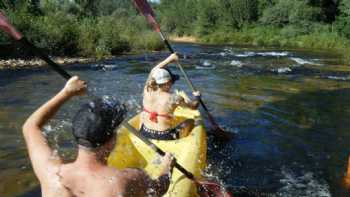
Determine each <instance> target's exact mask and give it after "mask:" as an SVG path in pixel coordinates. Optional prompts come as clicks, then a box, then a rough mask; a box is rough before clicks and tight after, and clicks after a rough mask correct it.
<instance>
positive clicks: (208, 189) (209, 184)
mask: <svg viewBox="0 0 350 197" xmlns="http://www.w3.org/2000/svg"><path fill="white" fill-rule="evenodd" d="M196 184H197V190H198V194H199V196H200V197H233V195H232V194H231V193H229V192H228V191H227V190H226V189H225V188H224V187H223V186H221V185H219V184H218V183H215V182H213V181H207V180H206V181H198V182H196Z"/></svg>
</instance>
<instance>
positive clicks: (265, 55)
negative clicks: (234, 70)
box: [235, 51, 289, 57]
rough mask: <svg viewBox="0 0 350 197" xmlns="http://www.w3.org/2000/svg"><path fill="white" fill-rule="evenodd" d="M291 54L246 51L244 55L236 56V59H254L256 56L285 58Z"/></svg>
mask: <svg viewBox="0 0 350 197" xmlns="http://www.w3.org/2000/svg"><path fill="white" fill-rule="evenodd" d="M288 55H289V53H288V52H286V51H284V52H275V51H271V52H252V51H246V52H244V53H240V54H235V56H236V57H254V56H263V57H268V56H271V57H285V56H288Z"/></svg>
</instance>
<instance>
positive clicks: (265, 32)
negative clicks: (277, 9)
mask: <svg viewBox="0 0 350 197" xmlns="http://www.w3.org/2000/svg"><path fill="white" fill-rule="evenodd" d="M170 39H171V40H172V41H175V42H192V43H198V44H220V45H237V46H255V47H274V48H284V49H302V50H305V49H306V50H320V51H330V52H332V53H335V54H339V55H340V56H341V57H342V59H343V63H344V64H350V63H349V62H350V40H349V39H347V38H344V37H342V36H339V35H338V34H337V33H332V32H318V33H310V34H305V35H295V36H291V35H289V34H287V33H286V32H284V31H282V30H281V29H278V28H270V27H266V28H260V27H259V28H258V27H257V28H250V29H245V30H241V31H236V32H233V31H232V32H214V33H210V34H207V35H204V36H194V35H188V36H176V35H172V36H170Z"/></svg>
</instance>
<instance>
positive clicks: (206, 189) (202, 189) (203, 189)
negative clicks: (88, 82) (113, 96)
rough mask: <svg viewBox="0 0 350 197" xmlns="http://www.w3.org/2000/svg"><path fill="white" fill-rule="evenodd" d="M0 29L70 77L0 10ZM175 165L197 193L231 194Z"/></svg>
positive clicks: (215, 196) (208, 196)
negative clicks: (192, 183)
mask: <svg viewBox="0 0 350 197" xmlns="http://www.w3.org/2000/svg"><path fill="white" fill-rule="evenodd" d="M0 29H2V30H3V31H4V32H6V33H7V34H8V35H9V36H11V37H12V38H13V39H15V40H16V41H18V42H20V43H22V44H23V46H24V47H26V48H27V49H28V50H31V51H32V52H34V54H35V55H37V56H38V57H40V58H41V59H42V60H44V61H45V62H46V63H48V65H50V66H51V67H52V68H53V69H54V70H55V71H56V72H57V73H58V74H60V75H61V76H62V77H63V78H64V79H66V80H68V79H70V78H71V75H70V74H68V73H67V72H66V71H65V70H64V69H63V68H62V67H61V66H59V65H58V64H56V63H54V62H53V61H52V60H51V59H50V58H49V57H48V56H47V55H46V54H44V53H43V52H41V51H40V50H39V49H38V48H36V47H35V46H34V45H32V44H31V43H30V42H29V41H28V40H27V39H25V38H24V37H23V35H22V34H21V33H20V32H19V31H17V30H16V29H15V27H14V26H13V25H12V24H11V23H10V22H9V21H8V19H7V18H6V17H5V15H4V14H3V13H2V12H1V11H0ZM123 126H125V127H126V128H127V129H128V130H129V131H130V132H132V133H133V134H134V135H135V136H137V137H138V138H139V139H140V140H142V141H143V142H144V143H146V144H147V145H149V146H151V148H152V149H153V150H154V151H156V152H157V153H158V154H160V155H162V156H164V155H165V152H164V151H162V150H161V149H159V148H158V147H157V146H156V145H155V144H153V143H152V142H151V141H150V140H148V139H147V138H145V137H143V136H142V135H140V133H139V132H138V131H137V130H136V129H135V128H134V127H132V126H131V125H130V124H129V123H128V122H124V123H123ZM175 167H176V168H177V169H178V170H179V171H181V172H182V173H183V174H184V175H185V176H186V177H187V178H189V179H191V180H192V181H193V182H194V183H195V184H196V185H197V188H198V193H199V195H200V196H203V197H231V196H232V195H231V194H229V193H228V192H226V191H225V189H224V187H223V186H221V185H219V184H218V183H215V182H213V181H199V180H197V179H196V178H195V177H194V175H193V174H192V173H191V172H188V171H187V170H186V169H185V168H184V167H182V166H181V165H180V164H179V163H177V162H176V163H175Z"/></svg>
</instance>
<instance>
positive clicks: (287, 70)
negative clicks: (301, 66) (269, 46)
mask: <svg viewBox="0 0 350 197" xmlns="http://www.w3.org/2000/svg"><path fill="white" fill-rule="evenodd" d="M272 71H273V72H277V73H279V74H283V73H289V72H292V69H291V68H289V67H282V68H277V69H272Z"/></svg>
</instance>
